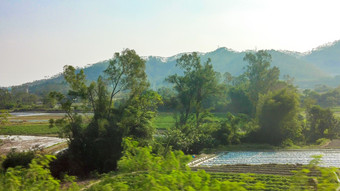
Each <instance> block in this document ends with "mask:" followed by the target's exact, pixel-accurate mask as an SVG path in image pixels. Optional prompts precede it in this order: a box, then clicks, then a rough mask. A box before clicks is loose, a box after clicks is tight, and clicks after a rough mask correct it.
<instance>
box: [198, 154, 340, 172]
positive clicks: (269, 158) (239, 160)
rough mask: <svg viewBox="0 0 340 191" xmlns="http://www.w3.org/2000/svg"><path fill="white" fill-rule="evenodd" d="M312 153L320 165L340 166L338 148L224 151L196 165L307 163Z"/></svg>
mask: <svg viewBox="0 0 340 191" xmlns="http://www.w3.org/2000/svg"><path fill="white" fill-rule="evenodd" d="M313 155H322V163H321V164H320V166H325V167H330V166H332V167H338V168H339V167H340V149H318V150H284V151H236V152H225V153H221V154H219V155H217V156H216V157H214V158H211V159H209V160H206V161H203V162H201V163H200V164H198V166H207V167H208V166H218V165H237V164H246V165H262V164H308V163H309V162H310V161H311V160H312V159H313V158H312V156H313Z"/></svg>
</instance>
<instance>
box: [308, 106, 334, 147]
mask: <svg viewBox="0 0 340 191" xmlns="http://www.w3.org/2000/svg"><path fill="white" fill-rule="evenodd" d="M339 131H340V123H339V121H338V120H337V119H336V118H335V116H334V114H333V112H332V111H331V110H330V109H323V108H321V107H320V106H312V107H311V108H309V109H307V129H306V131H305V136H306V138H307V141H309V142H315V141H316V140H318V139H320V138H330V139H332V138H336V137H338V136H339V134H340V133H339Z"/></svg>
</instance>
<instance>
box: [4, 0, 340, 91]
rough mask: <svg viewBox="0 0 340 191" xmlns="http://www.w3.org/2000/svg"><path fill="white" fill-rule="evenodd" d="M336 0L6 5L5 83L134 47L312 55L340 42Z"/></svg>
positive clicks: (161, 51) (142, 51)
mask: <svg viewBox="0 0 340 191" xmlns="http://www.w3.org/2000/svg"><path fill="white" fill-rule="evenodd" d="M339 7H340V1H337V0H319V1H314V0H275V1H273V0H164V1H163V0H111V1H108V0H107V1H106V0H101V1H93V0H82V1H80V0H74V1H70V0H49V1H46V0H35V1H25V0H22V1H20V0H15V1H13V0H0V86H10V85H19V84H22V83H25V82H31V81H34V80H39V79H43V78H47V77H50V76H53V75H55V74H58V73H60V72H62V69H63V66H64V65H73V66H78V67H83V66H86V65H88V64H93V63H96V62H99V61H102V60H107V59H110V58H112V56H113V54H114V52H120V51H122V50H123V49H125V48H130V49H135V50H136V52H137V53H138V54H139V55H140V56H149V55H154V56H164V57H168V56H172V55H175V54H178V53H181V52H192V51H199V52H210V51H213V50H215V49H217V48H218V47H227V48H231V49H234V50H236V51H243V50H253V49H257V50H259V49H276V50H291V51H298V52H306V51H310V50H312V49H313V48H316V47H318V46H320V45H323V44H325V43H329V42H333V41H335V40H340V25H339V18H340V11H339Z"/></svg>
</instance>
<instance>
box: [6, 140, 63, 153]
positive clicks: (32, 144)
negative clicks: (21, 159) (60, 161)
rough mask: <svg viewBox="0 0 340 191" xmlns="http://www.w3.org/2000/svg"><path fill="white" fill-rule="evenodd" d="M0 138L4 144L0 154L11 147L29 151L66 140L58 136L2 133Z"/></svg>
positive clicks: (8, 150)
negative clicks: (9, 134)
mask: <svg viewBox="0 0 340 191" xmlns="http://www.w3.org/2000/svg"><path fill="white" fill-rule="evenodd" d="M0 139H1V140H2V144H1V145H0V155H1V154H6V153H8V152H10V151H11V149H16V150H17V151H28V150H32V149H43V148H47V147H50V146H53V145H56V144H59V143H63V142H66V139H61V138H57V137H42V136H21V135H15V136H8V135H0Z"/></svg>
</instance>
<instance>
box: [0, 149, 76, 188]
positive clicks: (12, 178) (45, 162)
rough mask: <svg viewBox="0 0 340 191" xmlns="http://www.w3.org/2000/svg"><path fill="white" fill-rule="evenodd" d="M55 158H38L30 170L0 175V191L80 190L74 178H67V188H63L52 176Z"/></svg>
mask: <svg viewBox="0 0 340 191" xmlns="http://www.w3.org/2000/svg"><path fill="white" fill-rule="evenodd" d="M54 159H55V156H52V155H45V156H38V157H36V158H34V159H33V160H32V162H31V163H30V164H29V165H28V168H22V167H15V168H8V170H7V171H6V172H5V173H0V190H46V191H56V190H69V191H71V190H72V191H75V190H79V187H78V185H77V184H76V183H74V182H73V180H74V178H73V177H66V178H67V180H68V182H70V183H69V184H68V186H67V187H61V186H60V181H59V180H57V179H54V178H53V177H52V176H51V172H50V170H49V163H50V162H51V161H52V160H54Z"/></svg>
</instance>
